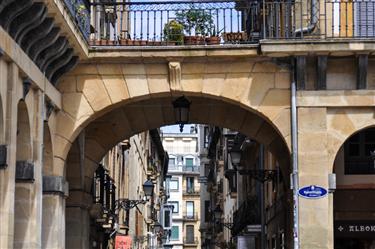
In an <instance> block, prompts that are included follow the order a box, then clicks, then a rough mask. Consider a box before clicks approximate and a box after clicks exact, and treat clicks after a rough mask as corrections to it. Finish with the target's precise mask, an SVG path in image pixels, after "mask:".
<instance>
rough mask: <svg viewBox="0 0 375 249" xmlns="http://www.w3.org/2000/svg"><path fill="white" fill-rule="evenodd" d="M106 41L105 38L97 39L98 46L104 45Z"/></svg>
mask: <svg viewBox="0 0 375 249" xmlns="http://www.w3.org/2000/svg"><path fill="white" fill-rule="evenodd" d="M107 42H108V40H107V39H101V40H99V44H98V45H100V46H106V45H107Z"/></svg>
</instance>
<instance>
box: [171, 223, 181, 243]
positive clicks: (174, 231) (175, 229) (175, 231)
mask: <svg viewBox="0 0 375 249" xmlns="http://www.w3.org/2000/svg"><path fill="white" fill-rule="evenodd" d="M178 239H179V231H178V226H172V230H171V240H178Z"/></svg>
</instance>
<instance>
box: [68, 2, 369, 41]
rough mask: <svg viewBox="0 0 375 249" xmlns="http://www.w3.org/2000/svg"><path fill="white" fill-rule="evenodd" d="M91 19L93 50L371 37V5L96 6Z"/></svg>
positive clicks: (174, 4) (356, 3)
mask: <svg viewBox="0 0 375 249" xmlns="http://www.w3.org/2000/svg"><path fill="white" fill-rule="evenodd" d="M65 1H68V2H69V1H73V0H65ZM73 12H74V11H73ZM91 14H92V18H91V20H92V23H91V24H92V26H93V33H92V34H91V37H90V44H91V45H95V46H100V45H111V46H112V45H113V46H114V45H116V46H117V45H118V46H177V45H214V44H216V45H218V44H241V43H257V42H259V40H261V39H263V40H273V39H278V40H287V39H297V40H300V39H315V40H316V39H318V40H332V39H333V38H335V39H336V38H338V39H342V38H349V39H353V38H355V39H368V38H374V37H375V0H350V1H340V0H298V1H248V0H232V1H230V0H200V1H197V0H181V1H132V2H130V1H125V0H123V1H95V3H92V4H91ZM75 16H76V15H75ZM85 27H86V26H85ZM84 30H87V27H86V28H85V29H84Z"/></svg>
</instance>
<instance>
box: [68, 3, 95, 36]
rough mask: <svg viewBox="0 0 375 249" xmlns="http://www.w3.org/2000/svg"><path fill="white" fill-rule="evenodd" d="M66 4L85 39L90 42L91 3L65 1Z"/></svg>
mask: <svg viewBox="0 0 375 249" xmlns="http://www.w3.org/2000/svg"><path fill="white" fill-rule="evenodd" d="M64 3H65V6H66V7H67V9H68V10H69V13H70V15H71V17H72V18H73V19H74V20H75V23H76V25H77V26H78V28H79V29H80V31H81V33H82V35H83V37H84V38H85V39H86V40H88V39H89V35H90V1H89V0H64Z"/></svg>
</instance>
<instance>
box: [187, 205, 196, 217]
mask: <svg viewBox="0 0 375 249" xmlns="http://www.w3.org/2000/svg"><path fill="white" fill-rule="evenodd" d="M186 217H187V218H194V202H193V201H187V202H186Z"/></svg>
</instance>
